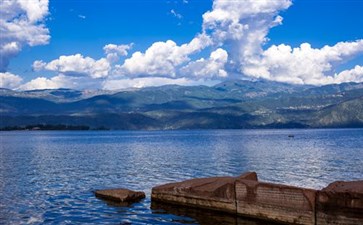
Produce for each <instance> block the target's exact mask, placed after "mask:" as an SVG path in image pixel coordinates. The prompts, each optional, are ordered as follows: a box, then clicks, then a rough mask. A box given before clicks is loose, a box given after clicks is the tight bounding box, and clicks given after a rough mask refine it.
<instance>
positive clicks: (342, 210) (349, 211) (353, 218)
mask: <svg viewBox="0 0 363 225" xmlns="http://www.w3.org/2000/svg"><path fill="white" fill-rule="evenodd" d="M316 205H317V213H316V218H317V224H319V225H327V224H331V225H343V224H344V225H357V224H363V181H351V182H344V181H337V182H334V183H331V184H329V185H328V186H327V187H326V188H324V189H322V190H321V191H319V192H318V197H317V202H316Z"/></svg>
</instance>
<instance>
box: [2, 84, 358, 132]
mask: <svg viewBox="0 0 363 225" xmlns="http://www.w3.org/2000/svg"><path fill="white" fill-rule="evenodd" d="M57 126H58V127H59V126H62V127H63V128H77V127H82V128H85V127H86V128H89V129H127V130H167V129H243V128H332V127H334V128H335V127H339V128H342V127H363V83H342V84H332V85H326V86H320V87H317V86H308V85H292V84H285V83H279V82H272V81H266V80H256V81H249V80H231V81H226V82H222V83H220V84H217V85H215V86H212V87H208V86H177V85H167V86H161V87H147V88H141V89H129V90H122V91H102V90H100V91H77V90H71V89H55V90H33V91H13V90H8V89H0V129H3V130H11V129H24V128H27V127H28V128H29V127H30V128H34V127H41V128H44V127H48V128H49V127H57Z"/></svg>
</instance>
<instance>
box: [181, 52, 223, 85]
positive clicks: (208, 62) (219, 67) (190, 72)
mask: <svg viewBox="0 0 363 225" xmlns="http://www.w3.org/2000/svg"><path fill="white" fill-rule="evenodd" d="M227 60H228V53H227V52H226V51H225V50H224V49H221V48H218V49H217V50H215V51H214V52H212V53H211V54H210V57H209V59H204V58H201V59H199V60H197V61H195V62H190V63H189V64H188V65H186V66H185V67H183V68H182V69H181V73H182V74H184V75H185V76H195V77H198V78H200V77H209V78H213V77H217V78H218V77H219V78H220V77H227V72H226V71H225V70H224V65H225V64H226V62H227Z"/></svg>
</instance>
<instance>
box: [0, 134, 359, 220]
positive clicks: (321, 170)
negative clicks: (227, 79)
mask: <svg viewBox="0 0 363 225" xmlns="http://www.w3.org/2000/svg"><path fill="white" fill-rule="evenodd" d="M290 134H293V135H294V138H289V137H288V135H290ZM0 143H1V145H0V224H85V223H89V224H198V223H205V224H211V223H212V222H211V221H209V222H208V221H207V222H206V221H203V220H200V218H198V217H201V215H202V214H201V213H198V212H194V213H193V212H184V211H180V210H178V209H175V208H174V209H173V208H163V207H161V208H159V207H158V206H157V207H154V206H153V207H152V209H151V206H150V190H151V188H152V187H153V186H155V185H158V184H163V183H166V182H174V181H181V180H184V179H189V178H195V177H206V176H221V175H232V176H237V175H239V174H240V173H242V172H244V171H256V172H257V173H258V176H259V179H260V180H263V181H271V182H277V183H284V184H290V185H298V186H304V187H309V188H322V187H324V186H326V185H327V184H329V183H330V182H333V181H335V180H356V179H363V129H341V130H333V129H332V130H213V131H160V132H159V131H158V132H130V131H115V132H114V131H86V132H83V131H82V132H68V131H67V132H42V131H39V132H1V133H0ZM119 187H124V188H130V189H136V190H142V191H145V192H146V194H147V198H146V199H145V200H143V201H142V202H140V203H137V204H134V205H132V206H131V207H121V206H115V205H110V204H107V203H106V202H104V201H101V200H99V199H97V198H95V197H94V195H93V191H94V190H96V189H104V188H119ZM202 217H204V218H211V217H209V216H208V215H207V214H206V216H203V215H202ZM221 218H222V219H223V217H221ZM212 219H213V218H212ZM224 219H225V220H229V219H232V220H233V219H235V218H224ZM212 221H213V220H212ZM222 223H223V224H228V223H229V221H223V222H222ZM234 223H235V222H233V221H232V222H231V223H230V224H234ZM242 224H263V223H260V222H254V221H250V222H249V221H247V220H246V221H242Z"/></svg>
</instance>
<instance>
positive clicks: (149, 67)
mask: <svg viewBox="0 0 363 225" xmlns="http://www.w3.org/2000/svg"><path fill="white" fill-rule="evenodd" d="M210 44H211V42H210V39H209V37H208V36H206V35H204V34H200V35H197V36H196V37H195V38H194V39H193V40H192V41H191V42H189V43H187V44H183V45H181V46H178V45H177V44H176V43H175V42H174V41H172V40H168V41H166V42H155V43H154V44H152V45H151V46H150V47H149V48H148V49H147V50H146V51H145V53H141V52H135V53H134V54H133V55H132V56H131V58H128V59H126V60H125V62H124V64H123V65H122V66H119V67H118V70H117V73H120V74H122V75H126V76H150V75H153V76H166V77H175V76H176V68H177V67H178V66H179V65H181V64H183V63H185V62H188V61H190V58H189V55H191V54H193V53H196V52H199V51H200V50H202V49H204V48H205V47H207V46H209V45H210Z"/></svg>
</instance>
